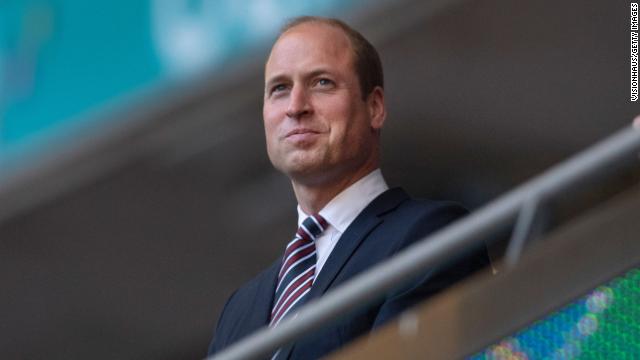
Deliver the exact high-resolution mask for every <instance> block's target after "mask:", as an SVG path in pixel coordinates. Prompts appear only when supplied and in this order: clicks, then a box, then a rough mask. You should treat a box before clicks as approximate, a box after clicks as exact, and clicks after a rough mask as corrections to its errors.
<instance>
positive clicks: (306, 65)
mask: <svg viewBox="0 0 640 360" xmlns="http://www.w3.org/2000/svg"><path fill="white" fill-rule="evenodd" d="M382 86H383V78H382V67H381V65H380V59H379V57H378V54H377V52H376V51H375V49H374V48H373V46H371V44H369V42H368V41H367V40H366V39H364V38H363V37H362V35H360V34H359V33H357V32H356V31H355V30H353V29H351V28H349V27H348V26H347V25H346V24H344V23H342V22H339V21H337V20H333V19H323V18H309V17H304V18H298V19H295V20H294V21H292V22H291V23H289V24H288V25H287V26H285V28H284V30H283V32H282V33H281V35H280V37H279V38H278V40H277V41H276V43H275V44H274V46H273V48H272V50H271V54H270V56H269V59H268V60H267V63H266V66H265V95H264V107H263V117H264V124H265V132H266V137H267V152H268V153H269V158H270V159H271V161H272V163H273V164H274V166H275V167H276V168H277V169H279V170H281V171H282V172H284V173H285V174H287V175H288V176H289V177H290V178H291V179H292V180H293V181H294V182H297V183H300V184H305V185H310V186H317V185H323V184H324V183H327V182H336V181H342V182H344V181H347V180H348V179H349V178H354V180H357V179H358V178H359V177H362V176H364V175H366V174H367V173H368V172H370V171H371V170H373V169H375V168H377V167H378V163H379V134H380V129H381V128H382V125H383V123H384V120H385V117H386V110H385V106H384V93H383V89H382Z"/></svg>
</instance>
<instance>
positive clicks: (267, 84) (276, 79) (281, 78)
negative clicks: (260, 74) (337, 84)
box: [264, 68, 333, 91]
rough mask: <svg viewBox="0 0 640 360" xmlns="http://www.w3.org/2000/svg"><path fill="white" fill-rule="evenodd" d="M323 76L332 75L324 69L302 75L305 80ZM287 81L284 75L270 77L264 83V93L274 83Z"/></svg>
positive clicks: (287, 77)
mask: <svg viewBox="0 0 640 360" xmlns="http://www.w3.org/2000/svg"><path fill="white" fill-rule="evenodd" d="M324 74H329V75H332V74H333V73H332V72H331V71H329V70H328V69H326V68H318V69H315V70H312V71H310V72H308V73H306V74H304V77H305V78H313V77H316V76H319V75H324ZM288 79H289V76H287V75H285V74H277V75H275V76H272V77H271V78H269V79H268V80H267V81H266V82H265V87H264V88H265V91H266V90H268V89H269V88H270V87H271V86H272V85H273V84H275V83H279V82H282V81H286V80H288Z"/></svg>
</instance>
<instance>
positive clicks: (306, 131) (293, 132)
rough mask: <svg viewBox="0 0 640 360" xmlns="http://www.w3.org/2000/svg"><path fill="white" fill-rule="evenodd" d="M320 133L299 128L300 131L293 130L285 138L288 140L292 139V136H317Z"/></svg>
mask: <svg viewBox="0 0 640 360" xmlns="http://www.w3.org/2000/svg"><path fill="white" fill-rule="evenodd" d="M319 133H320V132H318V131H315V130H311V129H305V128H299V129H293V130H291V131H289V132H288V133H287V135H285V138H288V137H291V136H295V135H315V134H319Z"/></svg>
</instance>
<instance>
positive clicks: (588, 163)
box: [209, 127, 640, 360]
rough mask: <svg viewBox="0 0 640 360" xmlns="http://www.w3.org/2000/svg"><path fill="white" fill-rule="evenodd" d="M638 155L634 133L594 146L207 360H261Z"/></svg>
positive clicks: (638, 142)
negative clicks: (531, 205)
mask: <svg viewBox="0 0 640 360" xmlns="http://www.w3.org/2000/svg"><path fill="white" fill-rule="evenodd" d="M639 151H640V131H638V130H634V129H632V128H631V127H628V128H625V129H622V130H620V131H618V132H617V133H615V134H613V135H612V136H610V137H608V138H607V139H605V140H603V141H601V142H599V143H597V144H596V145H594V146H592V147H590V148H588V149H586V150H584V151H582V152H580V153H578V154H577V155H574V156H572V157H571V158H569V159H568V160H566V161H564V162H562V163H560V164H558V165H555V166H553V167H552V168H550V169H549V170H547V171H545V172H544V173H542V174H541V175H539V176H537V177H535V178H533V179H532V180H530V181H527V182H526V183H524V184H523V185H520V186H519V187H517V188H516V189H514V190H512V191H510V192H508V193H506V194H505V195H503V196H501V197H499V198H498V199H496V200H495V201H493V202H491V203H489V204H488V205H486V206H484V207H482V208H481V209H479V210H477V211H475V212H473V213H472V214H470V215H469V216H467V217H465V218H463V219H461V220H459V221H457V222H456V223H455V224H454V225H452V226H448V227H446V228H444V229H442V230H440V231H438V232H436V233H435V234H433V235H430V236H426V237H424V238H423V239H422V240H421V241H419V242H417V243H415V244H414V245H412V246H411V247H409V248H407V249H405V250H403V251H402V252H400V253H398V254H397V255H395V256H394V257H392V258H390V259H389V260H386V261H384V262H382V263H380V264H378V265H376V266H374V267H373V268H371V269H370V270H368V271H366V272H364V273H362V274H360V275H358V276H356V277H354V278H353V279H351V280H349V281H348V282H347V283H345V284H344V285H342V286H340V287H338V288H336V289H335V290H333V291H331V292H328V293H327V294H326V295H324V296H323V297H321V298H318V299H314V300H312V301H310V302H309V303H308V304H307V305H306V306H304V307H302V308H301V309H300V311H299V312H298V313H297V316H295V317H290V318H286V319H283V320H282V322H281V323H280V324H279V325H278V326H277V327H275V328H268V327H265V328H263V329H260V330H258V331H256V332H255V333H254V334H252V335H250V336H248V337H247V338H246V339H244V340H242V341H239V342H237V343H235V344H233V345H231V346H230V347H229V348H227V349H225V350H224V351H222V352H221V353H219V354H217V355H215V356H213V357H210V358H209V359H210V360H214V359H215V360H234V359H256V358H264V357H268V356H270V355H271V354H273V353H274V352H275V351H276V350H277V349H278V348H281V347H283V346H286V345H287V344H290V343H292V342H294V341H295V340H297V339H299V338H300V337H302V336H304V335H306V334H307V333H309V332H311V331H313V330H315V329H318V328H319V327H321V326H323V325H325V324H327V323H329V322H330V321H332V320H335V319H336V318H338V317H339V316H341V315H345V314H347V313H348V312H349V311H351V310H354V309H355V308H356V307H357V306H358V304H360V303H362V302H367V301H368V300H370V299H371V298H374V297H377V296H381V295H382V294H384V293H385V292H387V291H389V290H391V289H393V288H395V287H396V286H397V284H398V283H400V282H402V281H403V280H406V279H409V278H411V277H413V276H416V275H418V274H419V273H420V272H422V271H424V269H426V268H427V267H430V266H435V265H438V264H439V263H443V262H444V261H446V260H447V259H448V258H450V257H452V256H454V255H455V254H456V253H458V252H460V251H463V250H464V249H468V248H470V247H471V246H473V245H475V244H476V243H479V242H481V241H482V239H483V238H485V237H486V235H489V234H491V233H492V232H493V231H495V230H497V229H500V228H501V227H502V226H504V225H505V224H507V222H509V221H513V219H515V217H516V216H517V215H518V213H519V211H520V210H521V208H522V207H523V206H524V205H525V204H526V203H527V202H529V201H531V200H532V199H536V202H538V203H539V202H540V200H541V199H545V198H548V197H549V196H552V195H555V194H559V193H561V192H562V191H564V190H567V189H568V188H569V187H574V186H576V185H578V184H579V183H581V182H585V181H587V180H590V179H591V178H592V177H595V176H601V175H606V174H609V173H611V172H612V171H613V168H614V167H616V166H617V165H620V164H621V163H622V161H623V160H630V159H631V158H633V157H635V156H636V154H637V152H639Z"/></svg>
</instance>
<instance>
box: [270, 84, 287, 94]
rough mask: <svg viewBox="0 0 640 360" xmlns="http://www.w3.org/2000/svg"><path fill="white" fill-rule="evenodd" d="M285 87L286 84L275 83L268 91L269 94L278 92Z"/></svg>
mask: <svg viewBox="0 0 640 360" xmlns="http://www.w3.org/2000/svg"><path fill="white" fill-rule="evenodd" d="M286 89H287V85H285V84H275V85H273V86H272V87H271V89H270V91H269V93H270V94H274V93H279V92H282V91H285V90H286Z"/></svg>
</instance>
